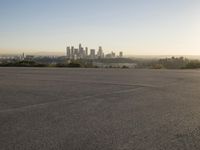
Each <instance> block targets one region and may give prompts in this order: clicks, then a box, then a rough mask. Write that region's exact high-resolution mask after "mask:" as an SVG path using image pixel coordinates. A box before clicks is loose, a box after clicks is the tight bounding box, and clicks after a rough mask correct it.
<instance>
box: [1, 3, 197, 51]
mask: <svg viewBox="0 0 200 150" xmlns="http://www.w3.org/2000/svg"><path fill="white" fill-rule="evenodd" d="M66 43H68V45H74V46H77V47H78V44H79V43H82V45H84V46H88V47H89V48H97V47H98V46H102V47H103V48H104V49H105V51H106V52H109V51H112V50H113V51H121V50H122V51H124V53H125V54H132V55H134V54H136V55H200V0H0V53H8V52H15V53H16V52H22V51H24V52H25V53H28V52H40V51H43V52H45V51H55V52H63V53H64V50H65V46H66Z"/></svg>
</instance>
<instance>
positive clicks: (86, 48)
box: [85, 47, 88, 57]
mask: <svg viewBox="0 0 200 150" xmlns="http://www.w3.org/2000/svg"><path fill="white" fill-rule="evenodd" d="M85 55H86V57H87V56H88V47H85Z"/></svg>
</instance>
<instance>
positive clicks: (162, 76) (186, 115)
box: [0, 68, 200, 150]
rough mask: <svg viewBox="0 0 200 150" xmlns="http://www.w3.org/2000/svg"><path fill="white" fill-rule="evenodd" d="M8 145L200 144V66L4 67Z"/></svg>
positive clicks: (49, 148)
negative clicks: (113, 67)
mask: <svg viewBox="0 0 200 150" xmlns="http://www.w3.org/2000/svg"><path fill="white" fill-rule="evenodd" d="M0 149H1V150H199V149H200V71H199V70H137V69H65V68H0Z"/></svg>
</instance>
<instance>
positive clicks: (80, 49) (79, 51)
mask: <svg viewBox="0 0 200 150" xmlns="http://www.w3.org/2000/svg"><path fill="white" fill-rule="evenodd" d="M81 48H82V46H81V44H79V48H78V50H79V52H80V51H81Z"/></svg>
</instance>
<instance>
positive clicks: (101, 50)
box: [97, 46, 104, 58]
mask: <svg viewBox="0 0 200 150" xmlns="http://www.w3.org/2000/svg"><path fill="white" fill-rule="evenodd" d="M97 57H98V58H103V57H104V56H103V49H102V47H101V46H99V50H98V52H97Z"/></svg>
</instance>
